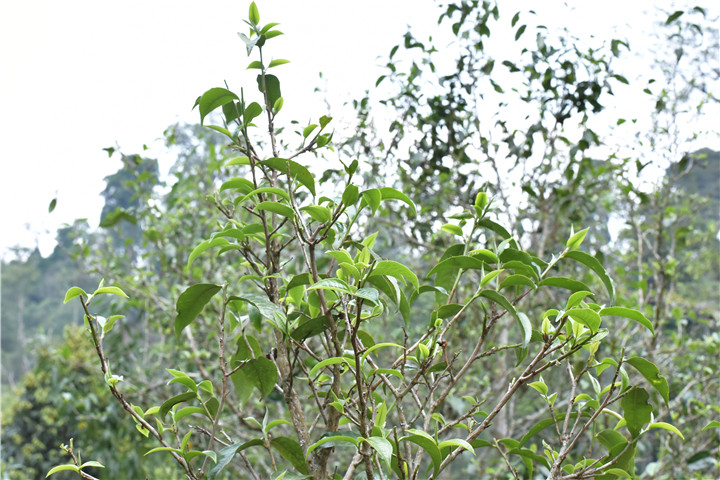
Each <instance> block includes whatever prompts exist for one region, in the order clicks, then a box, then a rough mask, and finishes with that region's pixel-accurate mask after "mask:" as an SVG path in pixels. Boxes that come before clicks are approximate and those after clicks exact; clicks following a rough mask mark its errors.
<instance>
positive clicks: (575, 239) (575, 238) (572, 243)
mask: <svg viewBox="0 0 720 480" xmlns="http://www.w3.org/2000/svg"><path fill="white" fill-rule="evenodd" d="M588 230H590V227H588V228H586V229H584V230H580V231H579V232H577V233H576V234H574V235H572V236H571V237H570V238H568V241H567V242H566V243H565V246H566V247H567V248H569V249H570V250H575V249H577V248H579V247H580V244H581V243H582V242H583V240H585V235H587V232H588Z"/></svg>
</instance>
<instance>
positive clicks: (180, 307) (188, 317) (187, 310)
mask: <svg viewBox="0 0 720 480" xmlns="http://www.w3.org/2000/svg"><path fill="white" fill-rule="evenodd" d="M221 289H222V286H221V285H215V284H211V283H200V284H197V285H193V286H192V287H190V288H188V289H187V290H185V291H184V292H183V293H181V294H180V297H179V298H178V301H177V305H176V308H177V312H178V314H177V316H176V317H175V335H176V336H177V337H178V338H180V333H181V332H182V331H183V329H184V328H185V327H187V326H188V325H190V323H192V321H193V320H195V318H196V317H197V316H198V315H199V314H200V312H202V310H203V308H205V305H207V303H208V302H209V301H210V299H211V298H212V297H213V296H214V295H215V294H216V293H218V292H219V291H220V290H221Z"/></svg>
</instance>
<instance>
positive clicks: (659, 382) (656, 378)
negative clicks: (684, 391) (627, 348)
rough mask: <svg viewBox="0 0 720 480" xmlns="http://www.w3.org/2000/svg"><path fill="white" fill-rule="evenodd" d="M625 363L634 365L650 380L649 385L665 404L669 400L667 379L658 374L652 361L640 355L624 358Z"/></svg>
mask: <svg viewBox="0 0 720 480" xmlns="http://www.w3.org/2000/svg"><path fill="white" fill-rule="evenodd" d="M625 363H629V364H630V365H632V366H633V367H635V369H636V370H637V371H638V372H640V374H641V375H642V376H643V377H645V379H646V380H647V381H648V382H650V385H652V386H653V388H654V389H655V390H657V392H658V393H659V394H660V396H661V397H662V398H663V400H665V405H667V404H668V403H669V402H670V387H669V386H668V381H667V379H666V378H665V377H663V376H662V375H660V371H659V370H658V368H657V367H656V366H655V364H654V363H652V362H650V361H648V360H645V359H644V358H642V357H632V358H628V359H627V360H625Z"/></svg>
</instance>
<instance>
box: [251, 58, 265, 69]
mask: <svg viewBox="0 0 720 480" xmlns="http://www.w3.org/2000/svg"><path fill="white" fill-rule="evenodd" d="M247 69H248V70H251V69H257V70H262V69H263V64H262V62H260V61H258V60H254V61H252V62H250V64H249V65H248V66H247Z"/></svg>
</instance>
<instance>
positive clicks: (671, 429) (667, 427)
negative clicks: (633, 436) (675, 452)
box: [648, 422, 685, 440]
mask: <svg viewBox="0 0 720 480" xmlns="http://www.w3.org/2000/svg"><path fill="white" fill-rule="evenodd" d="M653 428H662V429H663V430H667V431H668V432H672V433H674V434H675V435H677V436H678V437H680V438H682V439H683V440H685V437H684V436H683V434H682V432H680V430H678V428H677V427H676V426H674V425H670V424H669V423H666V422H654V423H651V424H650V425H648V429H653Z"/></svg>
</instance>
